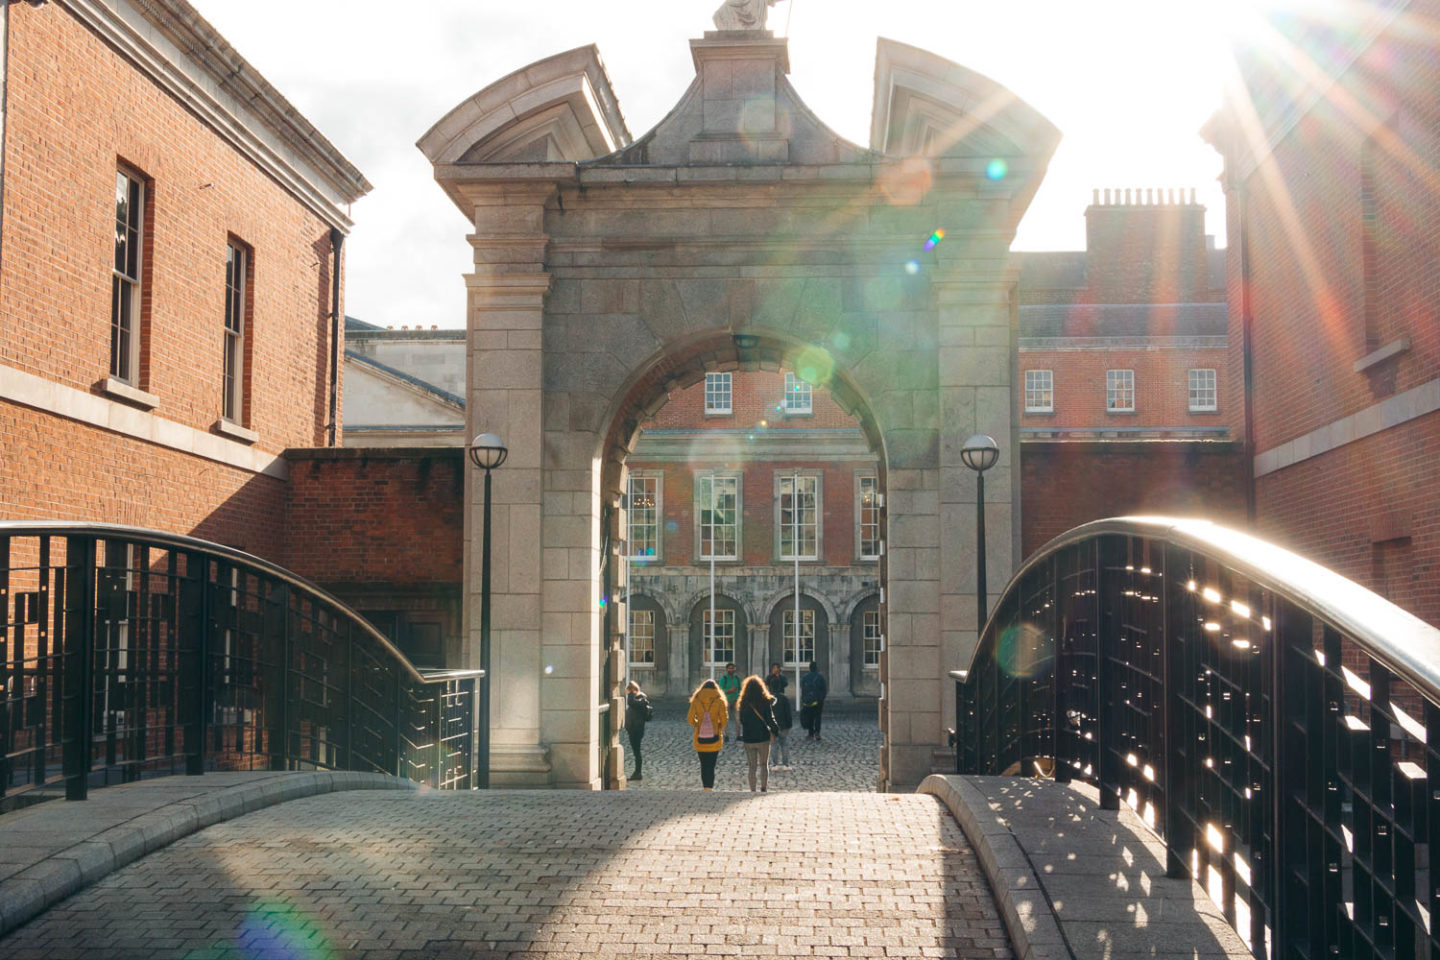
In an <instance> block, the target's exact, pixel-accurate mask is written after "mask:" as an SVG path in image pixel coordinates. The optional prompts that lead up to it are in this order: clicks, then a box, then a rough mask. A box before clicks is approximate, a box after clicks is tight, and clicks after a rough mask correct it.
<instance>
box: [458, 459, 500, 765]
mask: <svg viewBox="0 0 1440 960" xmlns="http://www.w3.org/2000/svg"><path fill="white" fill-rule="evenodd" d="M467 452H468V453H469V454H470V462H471V463H473V464H475V466H477V467H479V468H480V469H481V470H484V471H485V537H484V540H483V541H482V543H481V547H480V669H481V670H483V671H485V673H484V675H483V676H482V677H481V678H480V716H481V719H482V722H483V723H484V724H485V732H484V734H483V735H482V736H481V737H480V742H479V743H478V744H476V747H475V765H476V767H477V773H478V776H477V777H476V785H477V786H478V787H479V788H480V789H481V790H488V789H489V788H490V471H491V470H494V469H495V468H496V467H498V466H500V464H502V463H504V462H505V457H506V456H507V455H508V454H509V453H510V451H509V450H507V449H505V443H504V441H502V440H501V439H500V438H499V437H498V436H496V435H495V434H493V433H482V434H480V435H479V436H478V437H476V438H475V439H474V440H472V441H470V447H469V449H468V450H467Z"/></svg>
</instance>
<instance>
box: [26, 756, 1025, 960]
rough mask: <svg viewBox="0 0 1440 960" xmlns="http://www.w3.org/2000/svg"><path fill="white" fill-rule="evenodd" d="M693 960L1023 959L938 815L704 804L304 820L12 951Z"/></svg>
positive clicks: (176, 860) (854, 800)
mask: <svg viewBox="0 0 1440 960" xmlns="http://www.w3.org/2000/svg"><path fill="white" fill-rule="evenodd" d="M647 779H648V778H647ZM695 955H705V956H716V955H720V956H745V957H822V956H829V957H845V956H852V957H854V956H858V957H865V956H868V957H957V958H980V957H985V958H995V957H1009V956H1011V955H1012V954H1011V951H1010V947H1009V943H1008V940H1007V939H1006V937H1005V933H1004V928H1003V925H1002V922H1001V920H1000V918H999V916H998V914H997V911H996V906H995V902H994V899H993V898H992V896H991V894H990V890H989V888H988V886H987V885H986V882H985V880H984V876H983V873H982V871H981V869H980V867H979V864H978V862H977V860H976V858H975V855H974V853H973V852H972V851H971V849H970V847H969V845H968V844H967V843H966V841H965V839H964V835H963V834H962V833H961V831H960V829H959V827H958V826H956V824H955V821H954V820H953V818H952V817H951V815H950V814H949V812H948V811H947V810H946V809H945V808H944V807H943V806H942V805H941V804H940V803H939V802H938V801H937V800H936V799H935V798H933V797H930V796H922V795H915V794H910V795H896V794H875V793H869V794H865V793H799V792H791V793H769V794H763V795H754V796H752V795H751V794H750V793H748V792H745V793H734V792H730V793H725V792H719V791H717V792H714V793H702V792H700V791H698V790H685V791H660V790H647V791H643V792H624V793H622V792H613V793H586V792H578V791H577V792H558V793H556V792H547V793H538V792H497V793H467V794H441V793H434V792H428V793H421V794H416V793H407V792H389V791H384V792H382V791H374V792H372V791H357V792H351V793H344V794H331V795H328V796H319V797H310V798H306V799H302V800H295V801H291V802H289V803H285V804H281V805H279V806H275V807H271V808H269V809H266V810H262V811H258V812H256V813H252V814H250V815H247V816H244V817H241V818H239V819H236V820H232V821H229V822H226V823H221V824H216V825H214V826H211V827H209V828H207V829H205V830H203V831H201V832H200V833H196V834H193V835H191V836H189V837H186V838H184V839H182V840H179V841H177V842H176V843H174V844H172V845H171V846H169V847H167V848H165V849H163V850H160V851H158V852H156V853H153V854H151V855H149V856H147V857H145V858H144V859H142V860H139V861H137V862H135V863H133V864H131V865H130V866H128V867H125V868H124V869H122V870H120V871H118V872H116V873H114V874H112V875H110V876H109V877H107V878H106V879H104V880H101V881H100V882H98V883H97V884H95V885H94V886H92V887H90V888H89V889H87V890H85V891H82V892H81V893H78V894H76V895H75V896H74V897H71V898H70V899H69V900H66V901H64V902H63V903H61V904H59V905H57V906H56V907H54V908H52V909H51V910H50V911H49V912H47V913H46V914H44V915H42V916H41V917H39V918H37V919H36V920H34V921H32V922H31V923H29V924H27V925H26V926H24V927H22V928H20V929H19V930H17V931H16V932H15V933H13V934H11V935H10V936H9V937H8V938H7V939H4V940H0V956H4V957H6V958H7V960H31V958H34V960H40V958H43V960H65V958H86V960H91V958H102V957H103V958H107V960H109V958H120V960H124V958H142V957H143V958H183V960H206V958H226V960H230V958H234V960H242V958H243V960H271V958H274V960H280V958H286V960H300V958H305V960H309V958H330V957H358V958H365V960H381V958H397V960H398V958H404V960H411V958H414V960H420V958H427V960H428V958H440V960H446V958H457V960H458V958H461V957H463V958H466V960H476V958H481V960H488V958H496V960H498V958H506V960H521V958H542V957H543V958H556V957H581V956H585V957H590V956H604V957H614V958H621V957H638V956H648V957H654V956H695Z"/></svg>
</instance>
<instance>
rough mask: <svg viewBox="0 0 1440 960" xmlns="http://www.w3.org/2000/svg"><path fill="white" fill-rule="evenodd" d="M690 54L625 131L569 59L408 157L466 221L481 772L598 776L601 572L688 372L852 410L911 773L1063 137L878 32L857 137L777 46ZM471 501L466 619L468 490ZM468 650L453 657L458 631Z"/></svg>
mask: <svg viewBox="0 0 1440 960" xmlns="http://www.w3.org/2000/svg"><path fill="white" fill-rule="evenodd" d="M692 54H693V56H694V59H695V62H696V66H697V77H696V81H695V83H694V85H693V86H692V87H691V88H690V90H689V91H688V92H687V93H686V94H685V95H684V96H683V97H682V98H681V100H680V103H679V104H678V105H677V107H676V108H675V110H674V111H672V112H671V113H670V114H669V115H668V116H667V117H666V118H665V119H664V120H663V121H662V122H661V123H660V124H659V125H658V126H657V127H656V128H655V129H654V130H652V131H650V132H649V133H647V134H645V135H643V136H641V137H639V138H633V137H632V136H631V134H630V132H629V130H628V129H627V128H626V127H625V123H624V120H623V117H622V114H621V112H620V110H619V107H618V103H617V102H616V99H615V96H614V93H613V90H612V89H611V87H610V85H609V82H608V79H607V77H606V75H605V71H604V68H603V67H602V66H601V64H600V60H599V57H598V53H597V52H596V50H595V49H594V48H593V47H584V48H579V49H576V50H572V51H570V52H568V53H565V54H560V55H558V56H556V57H551V58H549V59H547V60H543V61H540V62H538V63H535V64H531V65H530V66H528V67H526V68H524V69H522V70H519V71H517V72H516V73H514V74H512V75H511V76H510V77H507V78H505V79H504V80H501V81H498V82H496V83H494V84H492V85H491V86H490V87H487V88H486V89H485V90H482V91H480V92H479V93H478V94H476V95H475V96H473V97H469V98H466V100H465V101H464V102H462V103H461V105H460V106H458V107H457V108H456V109H455V110H454V111H452V112H451V113H450V114H449V115H447V116H446V117H445V118H443V119H442V120H441V121H440V122H439V123H437V124H436V125H435V127H434V128H432V129H431V131H429V132H428V133H427V134H426V135H425V137H423V138H422V140H421V142H420V147H421V149H422V150H423V151H424V152H425V153H426V156H427V157H428V158H429V159H430V160H431V161H432V163H433V164H434V166H435V174H436V179H437V181H438V182H439V183H440V185H441V187H442V188H443V189H444V190H445V191H446V192H447V194H448V195H449V196H450V197H451V199H452V200H453V201H454V202H455V204H456V206H457V207H458V208H459V209H460V210H461V211H462V212H463V213H464V214H465V216H466V217H467V218H469V219H470V220H471V222H472V224H473V229H472V230H471V231H470V232H469V236H468V237H467V242H468V243H469V244H470V246H471V248H472V249H473V251H474V259H475V270H474V272H473V273H472V274H471V275H469V276H467V277H466V279H465V282H466V290H467V303H466V311H467V312H466V321H467V326H468V330H469V341H468V347H469V356H470V357H471V363H470V370H469V384H468V388H467V390H468V395H467V426H468V428H469V433H470V434H472V435H473V434H476V433H480V432H487V431H488V432H494V433H498V434H500V435H501V436H502V437H503V438H504V440H505V441H506V443H507V445H508V446H509V449H510V459H509V460H508V461H507V463H506V465H505V467H504V468H503V469H502V470H500V471H497V472H496V474H495V477H494V488H495V509H494V515H493V521H492V524H493V525H492V533H493V534H494V535H495V536H494V537H493V540H494V543H495V547H494V551H493V555H492V556H493V562H494V569H495V571H496V573H495V580H494V583H493V584H492V597H493V599H494V608H493V612H494V616H493V617H492V631H493V640H492V655H491V665H492V678H491V690H492V693H493V699H492V703H491V717H492V731H493V734H492V738H491V752H490V756H491V782H492V784H494V785H497V786H506V785H516V786H539V785H553V786H584V787H594V786H598V785H600V783H601V780H602V771H603V770H605V769H613V768H614V767H615V765H614V764H613V763H607V762H603V761H601V760H599V759H597V752H596V744H597V742H598V740H599V739H600V737H601V730H602V728H603V724H602V721H601V717H602V716H603V715H604V714H603V712H602V711H601V709H600V708H601V705H600V704H596V703H594V702H593V701H594V700H595V697H596V693H595V691H596V690H597V688H598V689H602V690H604V689H608V690H610V691H611V694H610V699H609V703H608V707H607V709H609V710H610V712H611V713H616V712H618V711H619V708H620V703H621V701H620V699H619V696H618V694H619V691H620V680H621V679H622V678H623V669H621V668H623V663H621V662H620V661H621V658H620V657H619V656H616V655H615V651H614V650H613V649H612V650H607V651H605V652H604V655H602V651H601V650H600V649H599V647H600V645H601V643H602V642H607V641H606V638H608V642H609V643H610V644H611V645H612V646H614V645H616V644H618V643H619V641H620V638H621V636H622V634H623V629H624V625H625V624H624V621H623V620H622V619H621V617H620V609H619V608H620V607H621V604H617V603H609V602H608V600H609V599H610V598H602V597H601V595H600V594H601V592H602V591H601V587H600V575H599V571H600V570H601V569H602V567H603V568H604V569H607V570H614V569H616V565H615V564H614V563H611V562H610V561H612V560H614V559H615V558H616V557H618V556H620V554H619V553H618V551H619V550H620V549H621V547H620V544H621V530H622V524H623V515H624V511H623V510H622V509H620V507H621V503H622V501H623V498H624V495H625V480H626V476H625V470H626V468H625V462H626V458H627V456H628V454H629V452H630V450H631V449H632V446H633V443H634V440H635V438H636V437H637V436H638V434H639V430H640V424H641V422H642V421H643V419H644V418H645V416H646V415H647V411H649V410H653V409H655V408H657V407H658V406H659V405H661V404H663V403H664V402H665V400H666V398H667V397H668V396H669V394H670V393H671V392H672V391H674V390H676V389H678V388H680V387H683V386H686V385H689V384H694V383H698V382H701V381H702V380H703V378H704V377H705V375H706V373H707V372H715V371H725V370H743V369H761V368H768V369H775V370H780V369H787V368H788V369H793V370H797V371H798V370H802V369H811V370H813V371H815V374H814V376H815V378H816V380H817V381H818V380H823V381H824V382H826V383H827V384H829V388H830V390H831V391H832V393H833V395H834V396H835V397H836V399H837V401H838V402H840V403H841V404H842V405H845V406H846V407H847V409H850V410H852V411H853V413H854V415H855V417H856V418H857V419H858V420H859V421H860V424H861V429H862V431H863V433H864V436H865V438H866V440H867V441H868V442H869V444H870V447H871V449H873V450H874V451H875V452H876V455H877V457H878V466H877V477H878V483H879V485H880V489H881V490H884V491H888V492H889V494H890V498H891V499H890V501H889V502H888V503H887V504H886V505H885V506H884V507H883V508H882V509H881V519H880V524H881V529H882V531H883V540H884V543H883V547H884V550H883V554H884V556H883V559H882V560H881V561H880V573H879V576H878V578H877V579H878V581H879V583H880V586H881V590H882V592H883V596H884V598H885V604H884V605H883V607H882V610H881V618H882V621H884V626H885V635H886V638H887V641H888V643H889V645H890V648H891V649H892V650H899V649H902V648H908V649H906V654H907V655H906V656H905V657H904V658H895V660H894V661H892V662H889V663H888V664H887V659H886V658H887V657H888V656H889V655H888V654H887V653H882V654H881V658H882V663H881V667H882V675H883V676H885V678H886V687H885V691H884V698H883V699H882V704H881V710H882V712H885V713H887V715H888V716H887V722H886V724H885V729H886V731H887V733H886V738H887V739H886V743H885V746H884V748H883V749H882V751H881V759H880V763H881V771H880V774H881V779H882V781H884V782H890V783H896V784H911V783H917V782H918V781H919V779H920V778H921V777H923V776H924V775H925V774H926V773H928V772H929V769H930V765H931V762H932V756H933V752H934V749H935V747H936V746H938V745H940V744H942V743H943V738H944V729H945V727H946V726H947V725H949V723H950V722H952V721H951V712H952V711H953V703H952V701H951V699H950V698H948V697H944V696H942V695H941V691H942V689H943V688H944V686H945V685H944V684H943V683H942V682H941V678H942V677H943V675H944V671H945V670H946V669H947V668H949V667H950V666H951V665H953V664H958V663H959V662H960V661H961V659H962V658H963V657H964V656H966V655H967V654H968V652H969V650H970V648H971V646H972V645H973V643H974V637H975V628H976V622H975V603H974V597H975V588H974V583H973V579H972V578H971V577H969V576H967V572H968V571H970V570H973V567H972V566H971V560H972V557H971V553H972V549H973V548H972V546H971V545H973V543H974V542H975V541H974V528H973V522H974V519H973V518H974V515H975V511H974V506H975V500H974V478H973V475H972V474H971V473H970V472H969V471H968V470H967V469H966V468H965V466H964V465H963V464H962V463H961V461H960V458H959V448H960V444H961V443H962V442H963V440H964V438H965V437H966V436H968V435H969V434H971V433H975V432H986V433H990V434H991V435H993V436H996V437H998V438H1001V451H1002V452H1001V459H1000V462H999V463H998V464H997V466H996V467H995V468H994V470H993V471H992V473H991V474H989V475H988V476H987V497H986V515H987V529H988V530H989V531H990V536H989V538H988V540H987V543H988V545H989V557H988V569H989V570H990V571H991V575H992V579H993V580H994V581H995V583H994V585H993V586H994V588H995V589H998V587H999V586H1000V585H1001V584H1002V583H1003V582H1004V580H1005V578H1006V576H1007V575H1008V571H1009V570H1010V569H1011V567H1012V565H1013V560H1012V558H1013V557H1014V552H1015V551H1014V539H1015V538H1014V535H1013V533H1010V532H1011V531H1012V527H1013V526H1014V524H1013V515H1012V512H1011V507H1012V502H1013V499H1014V490H1015V489H1016V484H1018V470H1016V469H1015V468H1016V466H1017V465H1018V462H1019V461H1018V457H1017V455H1016V449H1017V446H1018V439H1017V438H1018V434H1017V432H1016V430H1015V427H1014V420H1015V418H1014V417H1013V416H1012V413H1011V407H1012V404H1013V391H1012V389H1011V387H1012V383H1011V377H1012V374H1011V370H1012V367H1013V354H1012V345H1011V333H1010V331H1011V322H1010V321H1011V310H1012V304H1011V290H1012V288H1013V285H1014V281H1015V277H1014V275H1013V274H1012V273H1011V272H1010V271H1009V269H1008V267H1007V266H1006V261H1007V256H1008V249H1009V246H1010V243H1011V240H1012V239H1013V237H1014V232H1015V227H1016V225H1017V224H1018V222H1019V219H1020V217H1021V215H1022V214H1023V213H1024V211H1025V209H1026V207H1027V206H1028V204H1029V201H1030V198H1031V197H1032V196H1033V195H1034V191H1035V190H1036V189H1037V188H1038V186H1039V182H1040V179H1041V176H1042V175H1043V171H1044V168H1045V164H1046V163H1047V162H1048V158H1049V156H1050V154H1051V152H1052V151H1053V150H1054V148H1055V145H1056V143H1057V142H1058V131H1056V130H1055V129H1054V128H1053V127H1052V126H1051V125H1050V124H1049V123H1048V122H1046V121H1045V119H1044V118H1043V117H1041V116H1040V115H1039V114H1037V113H1035V112H1034V111H1033V110H1032V109H1031V108H1029V107H1028V106H1027V105H1026V104H1024V103H1023V102H1022V101H1020V100H1019V99H1018V98H1016V97H1015V96H1014V95H1013V94H1011V93H1010V92H1009V91H1008V90H1005V89H1004V88H1003V87H1001V86H999V85H998V84H995V83H994V82H993V81H991V80H989V79H987V78H985V77H983V76H980V75H979V74H976V73H974V72H972V71H969V70H966V69H965V68H963V67H960V66H958V65H956V64H953V63H949V62H947V61H944V60H942V59H940V58H938V57H934V56H933V55H930V54H927V53H925V52H924V51H920V50H916V49H914V48H912V47H906V46H904V45H903V44H894V43H889V42H882V44H881V47H880V57H879V62H878V64H877V68H876V71H875V87H876V107H875V111H874V121H873V123H872V136H871V142H870V143H869V144H868V145H864V146H862V145H857V144H851V143H847V142H845V141H844V140H843V139H842V138H840V137H838V136H836V135H835V134H834V132H833V131H831V130H829V129H827V128H826V127H824V125H823V124H821V123H820V122H819V121H818V120H817V119H816V117H815V116H814V114H813V113H812V112H811V111H809V110H808V109H807V108H806V107H805V106H804V104H803V103H802V102H801V100H800V98H799V96H798V94H797V93H796V92H795V90H794V88H793V87H792V86H791V85H790V83H789V81H788V80H787V79H786V75H787V73H788V71H789V60H788V47H787V42H786V41H785V40H784V39H777V38H774V37H772V36H770V35H768V34H764V33H763V32H740V33H730V34H718V35H716V34H712V35H710V36H707V37H706V38H704V39H701V40H697V41H695V42H694V43H693V44H692ZM739 90H744V91H746V94H745V96H744V98H742V99H737V98H736V94H735V91H739ZM974 104H987V105H989V107H988V108H987V110H986V111H985V114H984V116H983V117H982V116H977V115H976V114H975V113H974V112H973V107H972V105H974ZM742 107H743V108H744V109H741V108H742ZM947 232H948V236H947V235H946V234H947ZM942 239H943V240H944V243H943V244H942V243H941V242H940V241H941V240H942ZM473 481H474V478H473V477H471V478H469V479H467V483H470V482H473ZM466 502H467V518H466V524H467V531H468V532H467V538H466V544H467V546H466V551H467V552H466V563H465V568H466V576H467V583H466V587H465V589H466V592H467V594H469V595H470V597H469V601H470V602H467V604H466V605H465V610H466V611H467V614H469V613H470V612H472V611H473V610H474V609H475V603H474V600H473V597H474V596H475V595H476V594H478V592H479V589H480V585H479V582H478V571H479V569H480V564H479V549H480V543H481V537H482V530H481V525H480V524H479V522H478V521H477V518H476V517H475V513H476V511H475V509H474V507H475V504H476V503H478V502H479V501H478V499H477V497H476V496H475V493H474V490H473V488H471V489H468V490H467V497H466ZM602 523H604V524H606V527H605V529H604V530H603V531H602V529H601V525H602ZM1007 533H1010V535H1007ZM606 545H609V546H608V547H607V546H606ZM602 549H610V550H611V551H612V555H611V556H610V557H607V558H606V562H605V563H603V564H602V558H601V556H600V554H601V551H602ZM619 566H620V567H623V564H620V565H619ZM622 579H623V578H622ZM614 586H615V588H616V589H619V588H620V587H621V586H623V584H621V583H618V582H616V583H614ZM602 600H605V601H607V602H605V603H602V602H601V601H602ZM672 609H673V608H672ZM602 610H603V611H604V614H603V616H605V617H607V618H610V619H609V620H607V622H606V623H605V624H604V625H602V623H601V616H602V613H601V611H602ZM676 613H677V615H680V611H679V610H676ZM685 613H687V614H688V610H687V611H685ZM467 634H468V638H467V639H468V643H467V647H468V648H469V649H472V650H474V649H477V648H478V636H477V624H476V623H475V622H474V619H473V617H472V618H471V620H470V621H469V622H468V624H467ZM607 664H608V665H609V667H608V668H607V666H606V665H607ZM887 666H888V667H889V669H886V668H887ZM672 674H673V671H672ZM616 743H617V741H614V740H613V738H612V740H611V747H610V748H611V749H618V747H617V746H616Z"/></svg>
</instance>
